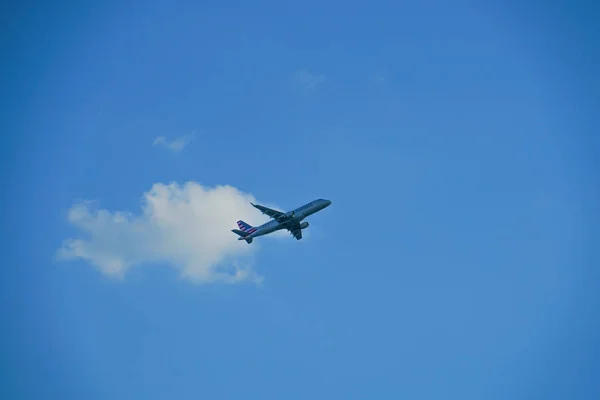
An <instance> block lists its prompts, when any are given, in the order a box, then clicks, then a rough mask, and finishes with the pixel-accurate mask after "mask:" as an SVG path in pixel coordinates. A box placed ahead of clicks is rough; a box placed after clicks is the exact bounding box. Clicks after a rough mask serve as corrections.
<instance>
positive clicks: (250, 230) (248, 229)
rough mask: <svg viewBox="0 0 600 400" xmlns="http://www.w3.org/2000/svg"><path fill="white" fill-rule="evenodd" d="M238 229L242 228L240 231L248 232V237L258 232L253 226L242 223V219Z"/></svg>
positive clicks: (238, 223)
mask: <svg viewBox="0 0 600 400" xmlns="http://www.w3.org/2000/svg"><path fill="white" fill-rule="evenodd" d="M237 225H238V227H239V228H240V230H241V231H242V232H247V233H248V235H249V234H251V233H254V232H255V231H256V228H255V227H253V226H252V225H250V224H248V223H246V222H244V221H242V220H241V219H240V220H239V221H238V222H237Z"/></svg>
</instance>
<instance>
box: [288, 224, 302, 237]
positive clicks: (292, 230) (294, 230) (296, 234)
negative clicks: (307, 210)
mask: <svg viewBox="0 0 600 400" xmlns="http://www.w3.org/2000/svg"><path fill="white" fill-rule="evenodd" d="M287 230H288V231H290V233H291V234H292V236H294V237H295V238H296V240H300V239H302V229H300V224H296V225H293V226H291V227H289V228H287Z"/></svg>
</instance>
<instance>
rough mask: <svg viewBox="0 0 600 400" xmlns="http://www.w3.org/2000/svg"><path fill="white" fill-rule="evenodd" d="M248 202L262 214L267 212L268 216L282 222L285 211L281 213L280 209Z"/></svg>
mask: <svg viewBox="0 0 600 400" xmlns="http://www.w3.org/2000/svg"><path fill="white" fill-rule="evenodd" d="M250 204H252V205H253V206H254V207H255V208H258V209H259V210H260V211H261V212H262V213H263V214H267V215H268V216H269V217H271V218H273V219H275V220H277V221H278V222H283V221H284V220H285V213H282V212H281V211H277V210H273V209H272V208H268V207H265V206H260V205H258V204H254V203H250Z"/></svg>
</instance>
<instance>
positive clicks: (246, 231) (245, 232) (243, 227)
mask: <svg viewBox="0 0 600 400" xmlns="http://www.w3.org/2000/svg"><path fill="white" fill-rule="evenodd" d="M237 225H238V227H239V228H240V229H232V230H231V232H233V233H235V234H236V235H238V236H240V237H239V238H238V240H245V241H246V243H248V244H250V243H252V239H253V238H249V237H248V236H250V235H251V234H253V233H254V232H256V228H255V227H253V226H252V225H250V224H248V223H246V222H244V221H242V220H239V221H237Z"/></svg>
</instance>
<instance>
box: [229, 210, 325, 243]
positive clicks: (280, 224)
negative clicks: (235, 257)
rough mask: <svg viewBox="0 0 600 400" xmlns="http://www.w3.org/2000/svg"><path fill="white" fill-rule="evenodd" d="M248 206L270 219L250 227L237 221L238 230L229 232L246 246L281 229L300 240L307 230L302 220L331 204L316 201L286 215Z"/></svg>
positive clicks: (306, 225)
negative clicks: (243, 241)
mask: <svg viewBox="0 0 600 400" xmlns="http://www.w3.org/2000/svg"><path fill="white" fill-rule="evenodd" d="M250 204H252V206H253V207H255V208H257V209H259V210H260V211H261V212H262V213H263V214H266V215H268V216H269V217H271V218H272V219H271V220H270V221H269V222H267V223H265V224H263V225H261V226H252V225H250V224H248V223H246V222H244V221H242V220H239V221H237V225H238V228H240V229H232V230H231V232H233V233H235V234H237V235H238V236H240V237H239V238H238V240H245V241H246V243H248V244H250V243H252V239H254V238H255V237H258V236H263V235H267V234H269V233H272V232H275V231H279V230H281V229H287V230H288V231H290V233H291V234H292V236H294V237H295V238H296V240H300V239H302V229H306V228H308V222H306V221H305V222H302V220H303V219H304V218H306V217H308V216H309V215H312V214H314V213H316V212H318V211H321V210H322V209H324V208H325V207H328V206H329V205H330V204H331V200H325V199H317V200H314V201H311V202H310V203H307V204H305V205H303V206H302V207H298V208H296V209H295V210H293V211H289V212H286V213H284V212H281V211H277V210H273V209H271V208H267V207H265V206H261V205H258V204H254V203H252V202H250Z"/></svg>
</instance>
